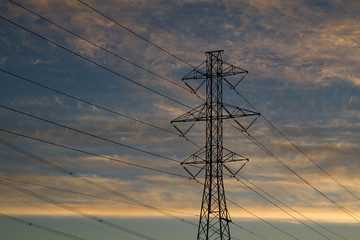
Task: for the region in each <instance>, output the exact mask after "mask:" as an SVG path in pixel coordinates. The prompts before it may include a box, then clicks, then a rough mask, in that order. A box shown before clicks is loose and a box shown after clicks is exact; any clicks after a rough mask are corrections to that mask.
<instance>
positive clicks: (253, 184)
mask: <svg viewBox="0 0 360 240" xmlns="http://www.w3.org/2000/svg"><path fill="white" fill-rule="evenodd" d="M237 176H238V177H240V178H241V179H243V180H244V181H246V182H247V183H249V184H251V185H252V186H254V187H255V188H257V189H258V190H260V191H261V192H263V193H264V194H266V195H267V196H269V197H271V198H272V199H274V200H275V201H277V202H278V203H280V204H282V205H283V206H285V207H287V208H289V209H290V210H292V211H293V212H295V213H297V214H299V215H300V216H302V217H303V218H305V219H306V220H308V221H309V222H312V223H313V224H315V225H317V226H319V227H321V228H322V229H324V230H326V231H328V232H330V233H332V234H334V235H336V236H337V237H339V238H342V239H344V240H348V239H347V238H345V237H343V236H340V235H339V234H337V233H335V232H334V231H331V230H330V229H328V228H326V227H324V226H322V225H320V224H319V223H317V222H315V221H313V220H311V219H310V218H308V217H306V216H305V215H304V214H302V213H300V212H299V211H297V210H295V209H294V208H292V207H290V206H289V205H287V204H285V203H284V202H283V201H281V200H279V199H278V198H276V197H274V196H273V195H271V194H269V193H268V192H266V191H265V190H264V189H262V188H260V187H259V186H257V185H256V184H255V183H253V182H250V181H249V180H248V179H246V178H245V177H244V176H241V175H240V174H238V175H237ZM236 179H237V178H236ZM237 180H238V181H240V182H241V183H242V184H244V185H245V183H244V182H243V181H241V180H240V179H237ZM250 189H251V190H252V191H254V189H253V188H250ZM254 192H255V191H254Z"/></svg>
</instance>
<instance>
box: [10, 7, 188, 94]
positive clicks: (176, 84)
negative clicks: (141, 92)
mask: <svg viewBox="0 0 360 240" xmlns="http://www.w3.org/2000/svg"><path fill="white" fill-rule="evenodd" d="M9 1H10V2H11V3H13V4H15V5H17V6H18V7H20V8H22V9H24V10H26V11H28V12H30V13H32V14H33V15H35V16H37V17H39V18H41V19H43V20H44V21H46V22H48V23H51V24H52V25H54V26H56V27H58V28H60V29H62V30H64V31H65V32H67V33H70V34H71V35H73V36H75V37H77V38H80V39H81V40H83V41H85V42H87V43H89V44H91V45H93V46H95V47H97V48H99V49H101V50H103V51H105V52H107V53H109V54H111V55H113V56H115V57H117V58H119V59H121V60H123V61H125V62H127V63H130V64H132V65H133V66H135V67H137V68H140V69H142V70H144V71H146V72H148V73H150V74H152V75H154V76H156V77H158V78H160V79H162V80H164V81H167V82H169V83H171V84H173V85H175V86H177V87H179V88H182V89H184V90H186V91H188V92H190V91H189V89H188V88H186V87H184V86H182V85H180V84H178V83H176V82H173V81H171V80H170V79H168V78H165V77H163V76H161V75H159V74H157V73H155V72H153V71H151V70H149V69H147V68H145V67H142V66H140V65H139V64H137V63H134V62H132V61H130V60H128V59H126V58H124V57H122V56H120V55H119V54H117V53H114V52H113V51H111V50H108V49H106V48H104V47H102V46H101V45H99V44H97V43H94V42H92V41H90V40H89V39H87V38H85V37H82V36H80V35H79V34H76V33H74V32H73V31H71V30H69V29H67V28H65V27H63V26H61V25H59V24H57V23H55V22H54V21H52V20H49V19H48V18H46V17H44V16H41V15H40V14H38V13H36V12H34V11H32V10H30V9H29V8H27V7H25V6H23V5H21V4H19V3H17V2H14V1H12V0H9Z"/></svg>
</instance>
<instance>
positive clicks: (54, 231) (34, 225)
mask: <svg viewBox="0 0 360 240" xmlns="http://www.w3.org/2000/svg"><path fill="white" fill-rule="evenodd" d="M0 217H2V218H5V219H8V220H10V221H13V222H17V223H20V224H24V225H27V226H29V227H34V228H37V229H40V230H43V231H46V232H49V233H53V234H56V235H60V236H62V237H66V238H70V239H74V240H86V239H85V238H81V237H77V236H75V235H72V234H68V233H65V232H61V231H58V230H55V229H53V228H48V227H44V226H42V225H40V224H36V223H32V222H29V221H25V220H22V219H19V218H15V217H11V216H9V215H6V214H2V213H0Z"/></svg>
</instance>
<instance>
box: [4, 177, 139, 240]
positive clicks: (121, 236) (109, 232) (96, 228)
mask: <svg viewBox="0 0 360 240" xmlns="http://www.w3.org/2000/svg"><path fill="white" fill-rule="evenodd" d="M5 179H7V178H5ZM7 180H10V179H7ZM2 194H3V195H6V193H5V192H2ZM11 195H12V196H11V199H12V200H17V201H19V202H22V203H23V204H25V205H31V206H33V207H36V208H39V209H42V210H45V211H47V212H51V213H53V214H55V215H57V216H61V217H63V218H67V219H69V220H71V221H74V222H77V223H80V224H82V225H84V226H87V227H89V228H91V229H93V230H95V231H97V230H99V231H102V232H105V233H107V234H111V235H114V236H116V237H120V238H121V239H127V240H134V239H132V238H129V237H128V236H124V235H121V234H119V233H117V232H116V233H115V232H113V231H110V230H109V229H105V228H102V227H103V226H98V225H92V224H90V223H86V222H84V221H81V219H78V218H71V217H69V216H66V215H64V214H60V213H58V212H56V211H53V210H50V209H49V208H45V207H44V206H39V205H36V204H34V203H32V202H29V201H26V200H25V199H22V198H21V199H20V198H19V196H17V195H15V193H12V194H11ZM8 197H9V196H8Z"/></svg>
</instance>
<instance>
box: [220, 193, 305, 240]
mask: <svg viewBox="0 0 360 240" xmlns="http://www.w3.org/2000/svg"><path fill="white" fill-rule="evenodd" d="M226 199H227V200H228V201H229V202H231V203H232V204H234V205H235V206H237V207H238V208H240V209H242V210H244V211H245V212H247V213H249V214H250V215H252V216H254V217H255V218H257V219H259V220H260V221H262V222H264V223H266V224H267V225H269V226H271V227H273V228H275V229H277V230H278V231H280V232H282V233H284V234H285V235H287V236H289V237H291V238H293V239H296V240H300V239H299V238H297V237H295V236H293V235H291V234H290V233H288V232H286V231H284V230H282V229H281V228H279V227H277V226H275V225H274V224H272V223H270V222H268V221H266V220H265V219H263V218H261V217H259V216H257V215H256V214H254V213H252V212H250V211H249V210H246V209H245V208H244V207H242V206H240V205H239V204H237V203H236V202H234V201H232V200H230V199H229V198H226Z"/></svg>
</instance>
